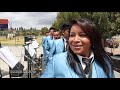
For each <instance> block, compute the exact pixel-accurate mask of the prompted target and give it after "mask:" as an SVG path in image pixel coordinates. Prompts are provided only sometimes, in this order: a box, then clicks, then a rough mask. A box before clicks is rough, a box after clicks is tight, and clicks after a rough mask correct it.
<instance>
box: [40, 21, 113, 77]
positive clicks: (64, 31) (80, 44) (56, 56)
mask: <svg viewBox="0 0 120 90" xmlns="http://www.w3.org/2000/svg"><path fill="white" fill-rule="evenodd" d="M42 47H43V56H44V59H45V65H46V66H45V69H44V70H43V73H42V75H40V76H39V78H114V77H115V76H114V72H113V64H112V61H111V57H110V56H109V55H108V54H107V53H106V52H105V50H104V48H103V46H102V41H101V35H100V34H99V31H98V29H97V27H96V25H95V24H94V23H93V22H92V21H91V20H88V19H79V20H71V21H70V22H67V23H64V24H63V25H62V27H61V28H60V30H56V29H55V28H54V27H51V28H50V29H49V32H47V33H46V36H44V37H43V38H42Z"/></svg>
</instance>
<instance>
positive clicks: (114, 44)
mask: <svg viewBox="0 0 120 90" xmlns="http://www.w3.org/2000/svg"><path fill="white" fill-rule="evenodd" d="M105 46H106V47H109V48H118V46H119V42H117V41H116V38H111V39H106V43H105Z"/></svg>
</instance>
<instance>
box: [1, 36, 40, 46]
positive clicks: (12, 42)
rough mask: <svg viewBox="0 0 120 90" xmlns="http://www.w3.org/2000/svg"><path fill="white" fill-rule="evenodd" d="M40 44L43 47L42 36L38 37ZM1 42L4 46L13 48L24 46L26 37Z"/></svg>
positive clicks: (4, 39)
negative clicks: (14, 46)
mask: <svg viewBox="0 0 120 90" xmlns="http://www.w3.org/2000/svg"><path fill="white" fill-rule="evenodd" d="M37 41H38V43H39V44H40V45H41V43H42V36H38V37H37ZM0 42H1V44H2V45H7V46H12V45H18V46H21V45H24V36H19V37H16V38H13V39H11V40H10V39H6V38H0Z"/></svg>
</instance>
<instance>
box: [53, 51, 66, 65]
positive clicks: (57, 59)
mask: <svg viewBox="0 0 120 90" xmlns="http://www.w3.org/2000/svg"><path fill="white" fill-rule="evenodd" d="M66 60H67V52H63V53H59V54H55V55H54V56H53V61H54V63H60V62H62V63H63V62H65V61H66Z"/></svg>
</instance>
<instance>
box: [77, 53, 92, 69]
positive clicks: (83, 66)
mask: <svg viewBox="0 0 120 90" xmlns="http://www.w3.org/2000/svg"><path fill="white" fill-rule="evenodd" d="M77 57H78V58H79V60H80V63H81V65H82V68H83V70H84V69H85V67H86V65H85V63H83V61H82V58H83V56H80V55H78V54H77ZM84 58H87V57H84ZM90 58H92V60H91V63H92V62H93V60H94V53H93V52H91V55H90V57H89V59H90Z"/></svg>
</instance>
